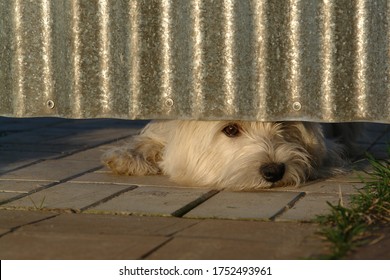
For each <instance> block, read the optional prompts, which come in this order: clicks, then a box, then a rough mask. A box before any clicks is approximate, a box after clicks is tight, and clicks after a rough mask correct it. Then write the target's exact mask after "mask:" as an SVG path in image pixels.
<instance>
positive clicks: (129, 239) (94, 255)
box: [0, 232, 168, 260]
mask: <svg viewBox="0 0 390 280" xmlns="http://www.w3.org/2000/svg"><path fill="white" fill-rule="evenodd" d="M167 239H168V238H167V237H163V236H130V235H98V234H77V233H74V234H72V235H70V234H63V233H52V232H45V233H34V232H28V233H27V232H13V233H11V234H6V235H4V236H2V237H1V238H0V258H1V259H2V260H5V259H40V260H49V259H87V260H89V259H91V260H106V259H138V258H141V257H142V256H143V255H144V254H146V253H148V252H149V251H151V250H153V249H154V248H156V247H158V246H160V245H161V244H162V243H164V242H166V240H167Z"/></svg>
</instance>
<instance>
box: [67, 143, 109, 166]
mask: <svg viewBox="0 0 390 280" xmlns="http://www.w3.org/2000/svg"><path fill="white" fill-rule="evenodd" d="M103 152H104V148H102V147H101V146H99V147H96V148H92V149H88V150H83V151H79V152H76V153H74V154H71V155H69V156H66V157H64V158H63V159H65V160H81V161H84V160H88V161H94V162H97V163H100V161H101V160H100V159H101V157H102V154H103Z"/></svg>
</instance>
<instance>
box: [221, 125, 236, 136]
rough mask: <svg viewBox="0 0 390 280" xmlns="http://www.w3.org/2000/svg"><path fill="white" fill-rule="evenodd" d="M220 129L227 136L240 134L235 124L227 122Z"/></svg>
mask: <svg viewBox="0 0 390 280" xmlns="http://www.w3.org/2000/svg"><path fill="white" fill-rule="evenodd" d="M222 131H223V133H225V135H226V136H227V137H237V136H238V135H239V134H240V129H239V127H238V125H237V124H229V125H227V126H225V127H224V129H223V130H222Z"/></svg>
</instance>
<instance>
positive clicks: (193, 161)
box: [160, 121, 326, 190]
mask: <svg viewBox="0 0 390 280" xmlns="http://www.w3.org/2000/svg"><path fill="white" fill-rule="evenodd" d="M325 153H326V146H325V142H324V138H323V134H322V131H321V128H320V126H319V125H317V124H313V123H303V122H246V121H179V122H177V126H176V127H175V129H174V131H173V132H172V134H171V135H170V137H169V140H168V143H167V145H166V147H165V150H164V160H163V161H162V162H161V163H160V165H161V168H162V169H163V170H165V172H166V173H168V174H170V175H171V177H172V178H173V179H174V180H175V181H177V182H181V183H184V184H192V185H202V186H209V187H221V188H229V189H236V190H243V189H259V188H267V187H277V186H285V185H298V184H299V183H302V182H304V181H305V180H306V179H308V178H312V177H315V176H316V169H317V168H318V167H320V166H321V164H322V161H323V160H324V157H325Z"/></svg>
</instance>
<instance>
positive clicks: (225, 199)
mask: <svg viewBox="0 0 390 280" xmlns="http://www.w3.org/2000/svg"><path fill="white" fill-rule="evenodd" d="M300 195H301V194H300V193H295V192H270V191H262V192H220V193H218V194H216V195H215V196H213V197H211V198H210V199H209V200H207V201H205V202H204V203H202V204H201V205H199V206H198V207H196V208H195V209H193V210H191V211H190V212H188V213H187V214H186V215H185V216H184V217H188V218H222V219H270V218H271V217H273V216H274V215H275V214H276V213H278V212H279V211H280V210H281V209H283V208H284V207H285V206H286V205H287V204H288V203H290V202H291V201H293V200H294V199H296V198H297V197H298V196H300Z"/></svg>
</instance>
